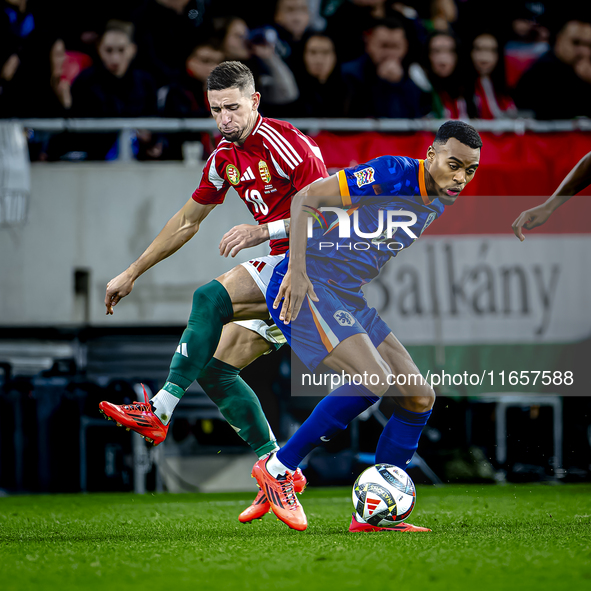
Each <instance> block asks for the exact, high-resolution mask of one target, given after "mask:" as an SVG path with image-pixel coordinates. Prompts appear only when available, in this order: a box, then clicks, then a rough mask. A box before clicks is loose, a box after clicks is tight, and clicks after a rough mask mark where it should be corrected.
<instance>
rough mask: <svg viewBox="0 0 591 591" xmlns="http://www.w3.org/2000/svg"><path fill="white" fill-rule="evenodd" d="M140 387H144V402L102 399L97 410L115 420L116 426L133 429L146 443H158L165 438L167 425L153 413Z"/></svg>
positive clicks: (146, 395)
mask: <svg viewBox="0 0 591 591" xmlns="http://www.w3.org/2000/svg"><path fill="white" fill-rule="evenodd" d="M142 388H143V389H144V402H134V403H132V404H111V403H110V402H107V401H105V400H103V402H101V403H100V404H99V411H100V412H101V414H102V415H104V416H105V418H107V419H109V420H110V421H116V422H117V426H118V427H126V428H127V430H128V431H129V430H132V431H135V432H136V433H139V434H140V435H141V436H142V437H143V438H144V439H145V440H146V441H147V442H148V443H153V444H154V445H158V444H159V443H162V442H163V441H164V440H165V439H166V434H167V433H168V425H164V424H163V423H162V421H161V420H160V419H159V418H158V417H157V416H156V415H155V414H154V411H153V410H152V405H151V404H150V401H149V400H148V394H147V393H146V389H145V388H144V385H143V384H142ZM169 424H170V423H169Z"/></svg>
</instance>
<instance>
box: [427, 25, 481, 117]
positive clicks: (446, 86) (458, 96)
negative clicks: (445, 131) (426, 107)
mask: <svg viewBox="0 0 591 591" xmlns="http://www.w3.org/2000/svg"><path fill="white" fill-rule="evenodd" d="M426 49H427V60H426V73H427V78H428V79H429V83H430V84H431V100H432V104H431V115H432V116H433V117H435V118H437V119H468V118H469V117H474V116H475V115H476V112H475V108H474V105H473V103H472V101H471V99H467V98H466V94H467V93H466V90H465V86H466V80H465V75H463V74H462V72H461V68H460V67H459V52H458V40H457V39H456V37H455V36H454V35H453V34H451V33H441V32H436V33H433V34H431V36H430V37H429V41H428V42H427V48H426Z"/></svg>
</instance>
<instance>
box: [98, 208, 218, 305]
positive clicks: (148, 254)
mask: <svg viewBox="0 0 591 591" xmlns="http://www.w3.org/2000/svg"><path fill="white" fill-rule="evenodd" d="M214 207H215V205H201V204H200V203H197V202H196V201H195V200H194V199H189V200H188V201H187V203H185V205H184V206H183V207H182V208H181V209H180V210H179V211H178V212H177V213H175V214H174V215H173V216H172V217H171V218H170V220H168V222H167V223H166V225H165V226H164V228H162V230H161V231H160V233H159V234H158V236H156V238H154V240H153V242H152V244H150V246H148V248H147V249H146V250H145V251H144V253H143V254H142V255H141V256H140V258H139V259H137V261H135V262H134V263H132V264H131V265H130V266H129V267H128V268H127V269H126V270H125V271H123V273H121V274H119V275H117V277H115V278H114V279H111V281H109V283H108V284H107V291H106V294H105V306H106V308H107V315H109V314H113V306H116V305H117V304H118V303H119V300H121V298H124V297H125V296H126V295H129V294H130V293H131V290H132V289H133V285H134V283H135V281H136V279H137V278H138V277H140V275H142V274H143V273H145V272H146V271H147V270H148V269H150V268H151V267H153V266H154V265H155V264H157V263H159V262H160V261H162V260H164V259H165V258H167V257H169V256H170V255H171V254H173V253H175V252H176V251H177V250H178V249H179V248H181V246H183V244H186V243H187V242H188V241H189V240H190V239H191V238H193V236H195V234H196V233H197V231H198V230H199V225H200V224H201V222H202V221H203V220H204V219H205V218H206V217H207V216H208V214H209V212H210V211H211V210H212V209H213V208H214Z"/></svg>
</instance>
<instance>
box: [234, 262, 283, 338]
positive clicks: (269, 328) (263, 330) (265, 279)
mask: <svg viewBox="0 0 591 591" xmlns="http://www.w3.org/2000/svg"><path fill="white" fill-rule="evenodd" d="M284 258H285V255H284V254H274V255H267V256H265V257H259V258H257V259H251V260H250V261H248V262H246V263H242V266H243V267H244V268H245V269H246V270H247V271H248V272H249V273H250V276H251V277H252V278H253V279H254V282H255V283H256V284H257V285H258V287H259V289H260V290H261V292H262V293H263V295H264V296H266V295H267V287H268V286H269V281H271V276H272V275H273V269H275V266H276V265H278V264H279V263H280V262H281V261H282V260H283V259H284ZM269 317H270V316H269ZM234 324H238V325H239V326H243V327H244V328H247V329H248V330H252V331H253V332H256V333H258V334H259V335H261V336H262V337H263V338H264V339H265V340H266V341H268V342H269V343H271V344H272V345H274V346H275V348H276V349H279V347H281V345H284V344H285V343H286V342H287V341H286V339H285V337H284V336H283V333H282V332H281V331H280V330H279V328H277V325H275V324H270V325H269V324H267V323H266V322H265V321H264V320H237V321H235V322H234Z"/></svg>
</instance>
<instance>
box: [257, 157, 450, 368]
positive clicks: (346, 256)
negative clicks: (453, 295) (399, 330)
mask: <svg viewBox="0 0 591 591" xmlns="http://www.w3.org/2000/svg"><path fill="white" fill-rule="evenodd" d="M338 180H339V189H340V193H341V198H342V202H343V207H342V208H322V209H321V210H313V209H312V208H308V211H309V213H310V214H311V215H312V217H313V218H315V221H314V223H313V224H311V228H309V234H310V232H311V236H310V237H309V238H308V246H307V251H306V252H307V255H306V259H307V260H306V265H307V266H306V270H307V273H308V277H309V278H310V281H311V282H312V285H313V286H314V291H315V292H316V295H317V297H318V301H317V302H313V301H312V300H311V299H310V298H309V297H308V298H306V300H305V301H304V303H303V305H302V308H301V310H300V314H299V316H298V317H297V320H296V321H295V322H293V323H291V324H288V325H285V324H284V323H283V322H282V321H281V320H280V318H279V312H280V309H281V306H279V308H276V309H275V308H273V302H274V300H275V298H276V297H277V294H278V293H279V287H280V285H281V282H282V280H283V277H284V275H285V273H286V271H287V268H288V264H289V259H288V258H286V259H284V260H283V261H282V262H281V263H279V264H278V265H277V266H276V267H275V270H274V272H273V276H272V277H271V281H270V283H269V287H268V290H267V305H268V306H269V311H270V312H271V316H272V318H273V320H274V321H275V322H276V324H277V326H278V327H279V328H280V329H281V331H282V332H283V334H284V335H285V337H286V338H287V341H288V343H289V344H290V345H291V348H292V349H293V351H294V352H295V353H296V354H297V355H298V357H299V358H300V359H301V360H302V361H303V362H304V363H305V364H306V366H307V367H308V368H309V369H310V370H312V371H315V370H316V368H317V367H318V366H319V364H320V363H321V362H322V361H323V360H324V359H325V358H326V356H327V355H328V354H329V353H331V351H333V350H334V348H335V347H337V346H338V345H339V343H341V342H343V341H344V340H346V339H347V338H349V337H350V336H352V335H355V334H367V335H368V337H369V338H370V340H371V342H372V344H373V345H374V346H375V347H376V348H378V347H379V346H380V344H381V343H382V342H383V341H384V340H385V339H386V338H387V336H388V335H389V333H390V332H391V331H390V328H389V327H388V325H387V324H386V323H385V322H384V321H383V320H382V319H381V318H380V316H379V315H378V313H377V312H376V310H374V309H373V308H370V307H369V306H368V304H367V301H366V300H365V297H364V295H363V292H362V291H361V287H362V286H363V285H364V284H366V283H369V282H370V281H371V280H372V279H373V278H374V277H375V276H376V275H378V273H379V272H380V270H381V268H382V267H383V266H384V265H385V264H386V263H387V262H388V261H389V260H390V259H391V258H392V257H394V256H396V255H397V254H398V253H399V252H400V251H401V250H404V249H405V248H408V247H409V246H410V245H411V244H412V243H413V242H414V241H415V240H416V239H417V238H418V237H419V236H420V235H421V234H422V233H423V231H424V230H425V228H427V226H428V225H429V224H430V223H431V222H432V221H433V220H434V219H436V218H437V217H438V216H440V215H441V214H442V213H443V209H444V207H443V204H442V203H441V202H440V201H439V200H438V199H432V198H430V197H429V196H428V195H427V191H426V188H425V164H424V161H423V160H415V159H413V158H405V157H401V156H381V157H380V158H376V159H375V160H370V161H369V162H367V163H366V164H360V165H359V166H355V167H352V168H347V169H345V170H341V171H340V172H339V173H338Z"/></svg>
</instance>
